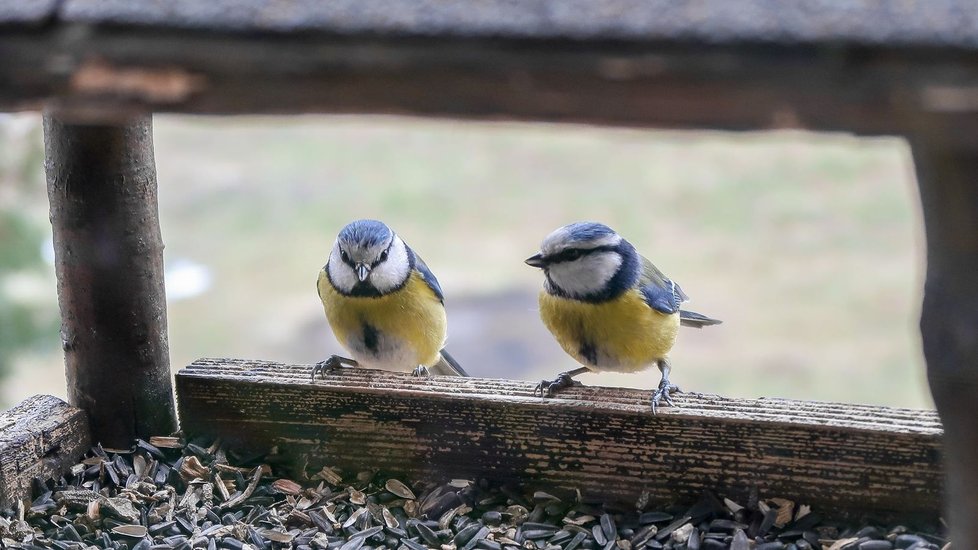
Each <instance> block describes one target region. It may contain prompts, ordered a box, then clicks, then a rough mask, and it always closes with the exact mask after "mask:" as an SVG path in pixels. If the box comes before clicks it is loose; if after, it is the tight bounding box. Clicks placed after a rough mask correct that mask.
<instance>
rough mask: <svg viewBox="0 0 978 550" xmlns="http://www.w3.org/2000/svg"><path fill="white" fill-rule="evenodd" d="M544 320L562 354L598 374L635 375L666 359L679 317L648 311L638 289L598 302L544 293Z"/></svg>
mask: <svg viewBox="0 0 978 550" xmlns="http://www.w3.org/2000/svg"><path fill="white" fill-rule="evenodd" d="M540 317H541V319H543V324H545V325H546V326H547V328H548V329H550V332H551V333H553V335H554V337H555V338H556V339H557V342H558V343H559V344H560V346H561V347H562V348H564V351H566V352H567V353H568V354H569V355H570V356H571V357H573V358H574V359H576V360H577V361H578V362H579V363H581V364H582V365H584V366H586V367H588V368H590V369H592V370H595V371H617V372H634V371H638V370H643V369H646V368H648V367H650V366H652V365H653V364H655V363H656V362H657V361H658V360H660V359H665V358H666V357H667V355H668V354H669V350H671V349H672V346H673V344H675V343H676V334H677V333H678V332H679V314H678V313H673V314H671V315H668V314H664V313H660V312H658V311H655V310H654V309H652V308H650V307H649V306H648V305H647V304H646V303H645V300H644V299H643V297H642V295H641V294H640V293H639V292H638V291H637V290H631V291H628V292H626V293H625V294H623V295H621V296H619V297H618V298H615V299H613V300H609V301H607V302H602V303H598V304H592V303H586V302H579V301H577V300H568V299H566V298H560V297H557V296H552V295H550V294H548V293H547V292H546V291H543V292H541V293H540Z"/></svg>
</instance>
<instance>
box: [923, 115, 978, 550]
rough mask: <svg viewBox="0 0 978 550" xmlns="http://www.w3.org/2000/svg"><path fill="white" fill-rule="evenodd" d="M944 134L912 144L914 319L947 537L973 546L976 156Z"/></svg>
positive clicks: (976, 487)
mask: <svg viewBox="0 0 978 550" xmlns="http://www.w3.org/2000/svg"><path fill="white" fill-rule="evenodd" d="M947 131H948V129H947V128H942V127H933V126H928V125H921V128H920V132H919V133H917V134H915V135H914V136H913V138H912V139H911V145H912V148H913V156H914V163H915V165H916V168H917V180H918V184H919V185H920V196H921V202H922V203H923V210H924V221H925V225H926V228H927V282H926V285H925V292H924V305H923V311H922V314H921V320H920V329H921V333H922V335H923V344H924V357H925V358H926V360H927V379H928V381H929V382H930V389H931V393H932V395H933V396H934V403H935V404H936V405H937V410H938V412H939V413H940V416H941V420H942V422H943V424H944V426H945V429H946V430H947V435H946V437H945V445H946V448H947V456H946V468H947V473H948V492H947V498H948V501H947V506H948V511H949V512H948V516H949V518H950V522H951V539H952V540H955V541H976V540H978V521H975V518H978V414H976V413H975V410H974V409H973V408H972V407H974V406H975V399H976V398H978V154H976V153H975V152H974V151H960V150H955V149H954V148H952V147H950V146H948V143H947V142H948V141H949V139H950V138H949V137H948V136H947V135H946V132H947Z"/></svg>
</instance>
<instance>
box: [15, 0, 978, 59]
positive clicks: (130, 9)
mask: <svg viewBox="0 0 978 550" xmlns="http://www.w3.org/2000/svg"><path fill="white" fill-rule="evenodd" d="M21 1H22V2H30V1H31V0H21ZM60 13H61V17H62V19H63V20H67V21H83V22H86V23H112V24H125V25H152V26H156V27H185V28H198V29H206V30H212V31H213V30H218V31H225V30H235V31H248V32H256V31H258V32H261V31H265V32H267V31H275V32H328V33H335V34H346V35H348V34H359V33H369V34H373V35H391V34H393V35H398V36H435V35H439V36H464V37H473V36H482V37H507V38H511V37H519V38H532V39H537V40H539V39H555V38H560V39H574V40H587V39H591V40H642V41H653V40H683V41H692V42H705V43H730V42H751V43H758V44H772V43H773V44H797V43H826V44H829V43H854V44H886V45H891V46H892V45H918V46H926V47H935V46H936V47H947V46H953V47H959V48H971V49H978V18H976V17H974V15H973V14H974V5H973V3H972V2H970V1H968V0H901V2H899V4H898V5H894V4H892V3H889V2H867V1H858V0H850V1H838V0H833V1H826V0H819V1H811V0H810V1H806V2H784V1H783V0H706V1H705V2H676V1H675V0H522V1H519V2H513V1H512V0H478V1H471V0H470V1H467V2H466V1H460V2H444V1H439V0H332V1H330V2H308V1H299V0H292V1H279V2H274V3H273V2H268V1H267V0H224V1H222V2H200V1H198V0H168V1H166V2H158V1H156V2H153V1H143V2H139V1H132V0H65V2H64V3H63V5H62V8H61V10H60Z"/></svg>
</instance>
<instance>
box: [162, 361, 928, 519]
mask: <svg viewBox="0 0 978 550" xmlns="http://www.w3.org/2000/svg"><path fill="white" fill-rule="evenodd" d="M311 368H312V367H311V366H310V365H284V364H280V363H271V362H260V361H246V360H233V359H201V360H199V361H196V362H195V363H193V364H192V365H190V366H189V367H187V368H185V369H183V370H181V371H180V372H179V373H178V374H177V378H176V382H177V396H178V404H179V411H180V416H181V422H182V427H183V429H184V430H185V431H186V432H188V433H189V434H207V435H212V436H220V437H222V438H224V439H225V440H226V441H229V442H230V443H232V444H233V445H236V446H239V447H242V448H247V449H251V450H256V451H257V450H261V449H267V448H269V447H270V446H272V445H276V444H278V445H280V449H282V450H283V451H286V452H288V453H289V454H290V455H291V456H292V459H293V460H294V461H296V463H298V464H305V467H306V471H307V472H308V473H313V472H315V471H317V470H318V468H320V467H321V466H323V465H324V464H325V465H330V466H336V467H340V468H343V469H347V470H349V471H360V470H363V469H368V468H376V469H380V470H384V471H387V472H390V473H394V474H397V475H402V474H403V475H408V476H414V477H421V478H426V477H436V478H442V477H445V476H449V477H452V476H454V477H460V476H461V477H464V476H484V477H488V478H492V479H496V480H502V481H521V482H533V481H546V482H547V483H549V484H555V485H557V486H561V487H566V488H579V489H581V490H582V491H583V492H584V494H585V495H586V496H587V497H595V498H609V499H613V500H619V501H623V502H629V503H630V502H634V499H635V498H636V497H638V495H639V493H640V492H641V491H642V490H647V491H649V493H650V495H651V497H652V498H653V499H654V500H658V501H673V500H677V499H679V500H693V499H695V498H696V497H697V496H699V494H700V493H701V492H702V491H703V490H704V489H714V490H717V491H720V492H721V493H723V494H726V495H731V496H732V497H735V498H746V494H747V492H748V491H749V489H750V488H751V487H757V488H758V490H759V491H760V493H761V495H764V496H783V497H787V498H793V499H796V500H799V501H802V502H807V503H810V504H812V505H815V506H818V507H819V508H820V509H824V510H833V511H837V512H838V513H839V514H841V515H845V514H848V513H853V514H870V515H874V514H875V515H876V516H878V517H883V516H886V517H891V518H912V517H926V518H928V519H933V518H935V517H936V516H937V515H938V511H939V508H940V498H941V486H942V469H941V466H940V455H941V439H942V430H941V426H940V424H939V422H938V419H937V416H936V414H935V413H934V412H932V411H921V410H909V409H892V408H885V407H874V406H866V405H841V404H832V403H815V402H802V401H789V400H783V399H756V400H747V399H728V398H722V397H718V396H713V395H699V394H682V395H680V396H679V398H678V400H677V403H678V404H679V405H680V407H678V408H667V409H664V410H663V411H662V412H661V413H660V414H659V415H658V416H652V415H651V413H650V411H649V406H648V400H649V391H645V390H632V389H625V388H601V387H579V388H572V389H570V390H567V391H566V393H563V394H561V395H559V396H558V397H556V398H553V399H548V400H542V399H540V398H537V397H533V396H532V387H533V384H532V383H529V382H522V381H511V380H495V379H479V378H465V379H458V378H450V377H434V378H431V379H427V380H418V379H415V378H412V377H411V376H408V375H400V374H391V373H386V372H381V371H371V370H362V369H355V370H351V371H344V372H343V373H342V374H338V375H330V376H328V377H327V379H326V380H324V381H316V382H312V381H311V380H310V373H311Z"/></svg>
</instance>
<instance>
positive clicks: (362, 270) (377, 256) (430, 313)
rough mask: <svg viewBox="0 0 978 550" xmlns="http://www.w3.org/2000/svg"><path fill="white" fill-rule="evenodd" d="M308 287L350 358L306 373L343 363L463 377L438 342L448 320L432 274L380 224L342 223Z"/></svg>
mask: <svg viewBox="0 0 978 550" xmlns="http://www.w3.org/2000/svg"><path fill="white" fill-rule="evenodd" d="M316 288H317V290H318V291H319V298H320V300H322V302H323V309H324V311H325V312H326V319H327V320H328V321H329V326H330V327H331V328H332V329H333V334H335V335H336V339H337V340H338V341H339V342H340V344H341V345H343V347H345V348H346V349H347V350H348V351H349V353H350V355H352V356H353V357H352V359H351V358H347V357H341V356H339V355H333V356H330V357H329V358H328V359H326V360H325V361H321V362H320V363H318V364H317V365H316V367H315V368H314V369H313V374H312V375H313V378H315V377H316V376H317V375H323V376H325V374H327V373H330V372H334V371H336V370H338V369H340V368H341V367H343V366H351V367H356V366H362V367H367V368H377V369H384V370H390V371H401V372H412V373H413V374H414V375H416V376H427V375H428V374H443V375H451V376H468V375H467V374H466V373H465V370H464V369H462V367H461V366H460V365H459V364H458V363H457V362H456V361H455V360H454V359H453V358H452V357H451V355H449V354H448V352H446V351H445V350H444V349H443V348H444V345H445V338H446V333H447V326H448V321H447V318H446V315H445V305H444V300H445V297H444V295H443V294H442V290H441V286H440V285H439V284H438V279H436V278H435V276H434V274H433V273H432V272H431V270H430V269H428V266H427V265H425V263H424V261H422V260H421V257H420V256H418V255H417V254H416V253H415V252H414V251H413V250H411V248H410V247H409V246H408V245H407V244H405V243H404V241H403V240H401V238H400V237H398V236H397V234H395V233H394V232H393V231H392V230H391V229H390V228H389V227H387V225H386V224H384V223H382V222H379V221H376V220H357V221H354V222H352V223H350V224H348V225H347V226H346V227H344V228H343V229H342V230H341V231H340V233H339V236H338V237H337V238H336V242H335V243H334V244H333V249H332V251H331V252H330V254H329V259H328V260H327V261H326V265H325V266H324V267H323V269H322V270H321V271H320V272H319V280H318V281H317V284H316Z"/></svg>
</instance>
